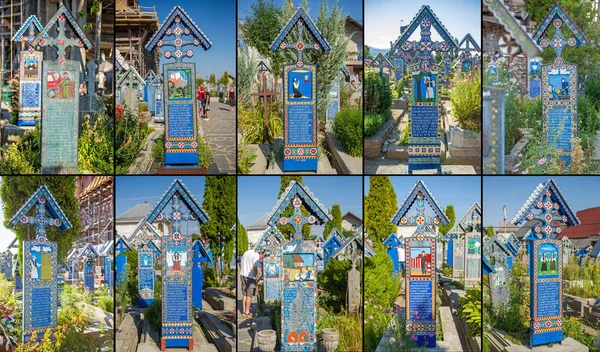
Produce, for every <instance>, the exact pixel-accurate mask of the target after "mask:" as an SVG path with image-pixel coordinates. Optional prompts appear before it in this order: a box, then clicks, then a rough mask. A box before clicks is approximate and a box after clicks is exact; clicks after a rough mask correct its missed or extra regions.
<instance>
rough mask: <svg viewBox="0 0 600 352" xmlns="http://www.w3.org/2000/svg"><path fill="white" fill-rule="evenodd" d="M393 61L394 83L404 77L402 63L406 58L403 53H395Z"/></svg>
mask: <svg viewBox="0 0 600 352" xmlns="http://www.w3.org/2000/svg"><path fill="white" fill-rule="evenodd" d="M393 59H394V67H395V71H394V75H395V76H396V81H399V80H401V79H402V78H403V77H404V62H405V60H406V57H405V55H404V53H402V52H397V53H396V54H395V56H394V57H393Z"/></svg>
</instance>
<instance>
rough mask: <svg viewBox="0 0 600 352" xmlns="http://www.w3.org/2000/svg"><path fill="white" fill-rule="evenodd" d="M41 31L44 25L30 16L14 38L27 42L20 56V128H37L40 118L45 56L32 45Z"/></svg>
mask: <svg viewBox="0 0 600 352" xmlns="http://www.w3.org/2000/svg"><path fill="white" fill-rule="evenodd" d="M41 31H42V25H41V24H40V21H39V20H38V19H37V17H35V16H29V18H27V20H26V21H25V23H23V25H22V26H21V28H19V30H18V31H17V33H16V34H15V35H14V36H13V37H12V40H13V41H15V42H27V49H26V50H22V51H21V53H20V54H19V120H18V123H17V125H18V126H19V127H21V126H35V123H36V122H37V121H38V120H39V118H40V111H41V103H42V95H41V90H42V59H43V57H44V54H43V53H42V52H41V51H36V50H35V48H34V47H33V46H32V44H31V43H33V40H34V39H35V37H36V35H37V33H39V32H41ZM45 38H48V36H46V37H45Z"/></svg>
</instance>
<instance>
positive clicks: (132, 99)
mask: <svg viewBox="0 0 600 352" xmlns="http://www.w3.org/2000/svg"><path fill="white" fill-rule="evenodd" d="M145 85H146V82H145V81H144V79H143V78H142V76H140V74H139V73H138V72H137V70H136V69H135V67H133V66H130V67H129V68H128V69H127V70H125V71H124V72H122V73H120V74H119V75H118V78H117V91H119V92H120V100H119V101H117V103H122V104H123V106H124V107H125V108H127V109H129V110H130V111H131V112H132V113H133V114H134V115H135V116H138V114H139V104H140V98H139V96H140V90H141V89H142V87H144V86H145Z"/></svg>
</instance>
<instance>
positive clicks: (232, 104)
mask: <svg viewBox="0 0 600 352" xmlns="http://www.w3.org/2000/svg"><path fill="white" fill-rule="evenodd" d="M227 100H228V101H229V111H232V112H233V109H234V108H235V101H236V97H235V88H233V84H230V85H229V90H228V91H227Z"/></svg>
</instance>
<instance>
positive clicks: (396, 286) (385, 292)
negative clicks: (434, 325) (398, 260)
mask: <svg viewBox="0 0 600 352" xmlns="http://www.w3.org/2000/svg"><path fill="white" fill-rule="evenodd" d="M373 249H374V250H375V253H376V255H375V256H373V257H371V258H365V266H364V275H365V276H364V297H365V311H364V317H365V326H364V330H365V350H366V351H374V350H375V348H376V347H377V344H378V343H379V340H381V337H382V336H383V334H384V332H385V330H386V328H387V326H388V324H389V322H390V320H391V319H392V316H393V314H394V311H393V309H392V308H391V307H392V306H393V305H394V302H395V300H396V297H398V294H399V292H400V284H401V279H400V278H399V277H397V276H395V275H394V274H393V272H394V264H393V263H392V260H391V259H390V257H389V256H388V255H387V253H386V250H385V248H383V245H381V244H379V243H374V247H373Z"/></svg>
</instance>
